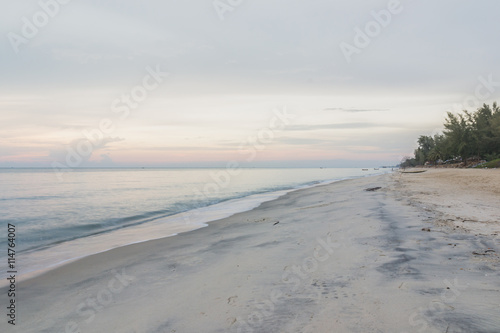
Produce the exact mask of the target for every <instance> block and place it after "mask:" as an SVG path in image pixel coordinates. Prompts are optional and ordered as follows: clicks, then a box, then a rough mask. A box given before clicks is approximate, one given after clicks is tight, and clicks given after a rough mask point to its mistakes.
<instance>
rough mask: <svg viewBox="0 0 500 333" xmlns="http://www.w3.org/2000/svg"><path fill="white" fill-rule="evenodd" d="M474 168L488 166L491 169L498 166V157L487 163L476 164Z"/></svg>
mask: <svg viewBox="0 0 500 333" xmlns="http://www.w3.org/2000/svg"><path fill="white" fill-rule="evenodd" d="M476 168H478V169H485V168H489V169H493V168H500V158H497V159H496V160H493V161H490V162H487V163H485V164H481V165H478V166H477V167H476Z"/></svg>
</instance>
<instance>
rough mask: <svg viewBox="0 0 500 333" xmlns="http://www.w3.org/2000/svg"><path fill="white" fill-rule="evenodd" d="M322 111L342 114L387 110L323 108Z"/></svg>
mask: <svg viewBox="0 0 500 333" xmlns="http://www.w3.org/2000/svg"><path fill="white" fill-rule="evenodd" d="M323 110H324V111H343V112H382V111H389V109H349V108H325V109H323Z"/></svg>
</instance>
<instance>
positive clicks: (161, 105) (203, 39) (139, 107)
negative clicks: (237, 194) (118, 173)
mask: <svg viewBox="0 0 500 333" xmlns="http://www.w3.org/2000/svg"><path fill="white" fill-rule="evenodd" d="M59 1H60V2H59ZM59 1H56V0H41V1H16V2H14V1H6V0H2V1H1V3H2V8H3V10H2V11H1V13H0V32H1V35H2V39H1V40H2V42H1V44H0V48H1V57H2V58H1V62H0V167H10V166H45V167H50V166H54V165H56V166H58V167H79V166H222V165H225V163H226V162H228V161H238V162H241V163H245V164H249V165H257V166H266V165H267V166H348V165H352V166H361V165H367V166H372V165H373V166H377V165H382V164H388V165H391V164H397V163H398V162H399V161H400V159H401V158H402V157H403V156H405V155H409V154H411V153H412V151H413V149H414V148H415V144H416V139H417V138H418V136H419V135H421V134H424V135H430V134H434V133H437V132H438V131H440V130H441V129H442V123H443V121H444V117H445V115H446V112H447V111H453V112H457V111H459V110H461V109H463V108H467V109H469V110H474V109H475V108H477V107H479V106H480V105H481V104H482V103H491V102H493V101H495V100H500V98H499V97H500V68H499V66H500V63H499V61H498V59H499V58H500V43H499V42H498V32H499V31H500V21H499V20H498V13H499V12H500V2H498V1H494V0H489V1H487V0H485V1H480V2H473V1H457V0H453V1H452V0H448V1H435V0H432V1H431V0H428V1H427V0H424V1H417V0H414V1H405V0H401V1H400V2H398V1H378V0H377V1H375V0H373V1H366V0H363V1H334V0H310V1H306V0H242V1H238V0H217V1H212V0H184V1H181V0H176V1H174V0H162V1H142V2H141V1H129V0H110V1H97V0H87V1H83V0H73V1H68V0H64V1H63V0H59ZM167 73H168V74H167ZM497 82H498V83H497ZM85 133H86V134H85Z"/></svg>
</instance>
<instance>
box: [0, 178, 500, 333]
mask: <svg viewBox="0 0 500 333" xmlns="http://www.w3.org/2000/svg"><path fill="white" fill-rule="evenodd" d="M420 175H425V174H420ZM398 176H399V175H397V174H385V175H380V176H374V177H363V178H357V179H351V180H345V181H340V182H335V183H333V184H329V185H321V186H316V187H312V188H309V189H303V190H298V191H293V192H291V193H288V194H286V195H284V196H282V197H280V198H278V199H276V200H273V201H268V202H265V203H263V204H261V205H260V206H259V207H258V208H256V209H253V210H251V211H246V212H242V213H238V214H235V215H233V216H231V217H228V218H225V219H222V220H219V221H217V222H216V223H211V224H210V226H209V227H207V228H202V229H198V230H195V231H192V232H187V233H183V234H180V235H178V236H176V237H170V238H167V239H157V240H153V241H147V242H143V243H138V244H133V245H129V246H125V247H120V248H116V249H112V250H110V251H107V252H105V253H100V254H96V255H92V256H89V257H85V258H82V259H80V260H78V261H75V262H72V263H69V264H66V265H63V266H60V267H58V268H56V269H54V270H51V271H49V272H47V273H45V274H43V275H40V276H37V277H35V278H33V279H29V280H26V281H23V282H20V283H19V284H18V288H19V290H22V294H21V295H20V296H19V297H20V300H19V301H20V302H19V304H20V305H19V310H18V313H19V322H18V325H16V329H18V331H19V332H65V331H70V332H71V331H75V332H76V331H81V332H105V331H120V332H174V331H175V332H195V331H204V332H274V331H301V332H331V331H340V332H356V331H407V332H418V331H423V330H425V331H426V332H444V331H446V330H447V329H449V330H450V331H453V332H466V331H480V332H488V331H491V332H493V331H494V329H495V328H497V327H499V325H500V320H499V319H497V315H496V314H497V313H498V305H497V304H498V301H499V300H500V297H499V295H500V292H499V290H500V282H499V279H498V277H499V276H500V274H499V263H498V257H496V256H494V255H493V254H495V253H497V252H491V254H487V255H484V256H483V255H481V256H477V255H474V254H473V253H472V252H477V253H479V251H481V250H483V251H484V249H485V246H486V247H489V248H491V249H493V250H494V251H500V249H499V244H498V238H495V237H493V236H492V235H478V236H475V235H474V234H471V233H457V232H454V231H452V230H450V229H449V228H445V227H440V226H439V224H436V223H435V222H436V217H437V216H438V213H437V212H435V211H432V210H425V209H423V208H422V207H420V206H418V205H414V204H412V203H411V202H409V199H411V198H408V197H405V196H403V195H401V194H402V193H403V192H402V189H401V188H398V186H400V185H401V183H398V181H397V177H398ZM405 176H406V175H405ZM412 177H417V175H412ZM374 187H381V189H379V190H376V191H366V189H367V188H374ZM445 199H446V198H445ZM424 227H425V228H429V229H430V230H431V231H430V232H428V231H423V230H422V229H423V228H424ZM4 291H5V290H4ZM28 300H29V301H28ZM49 300H50V302H49ZM33 314H36V316H33ZM4 324H6V323H5V322H2V323H0V327H6V326H4ZM16 332H17V331H16Z"/></svg>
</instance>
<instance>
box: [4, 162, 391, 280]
mask: <svg viewBox="0 0 500 333" xmlns="http://www.w3.org/2000/svg"><path fill="white" fill-rule="evenodd" d="M389 170H390V169H380V170H374V169H370V170H368V171H362V170H361V169H358V168H356V169H339V168H325V169H320V168H317V169H294V168H288V169H279V168H270V169H260V168H255V169H253V168H249V169H238V170H232V171H233V172H231V173H230V172H229V171H230V170H226V169H202V168H186V169H171V168H165V169H142V168H141V169H139V168H135V169H75V170H73V172H69V173H67V174H65V175H64V180H63V181H60V180H59V179H58V178H57V177H56V174H55V173H54V172H53V171H52V170H51V169H0V188H1V191H0V212H1V215H0V221H2V223H1V224H0V226H1V228H2V230H1V232H0V237H1V238H0V244H1V248H3V249H6V248H7V225H8V224H9V223H10V224H13V225H15V226H16V248H15V249H16V252H17V253H16V254H17V258H18V262H17V268H18V271H19V274H21V275H22V274H28V273H33V272H38V271H40V270H45V269H48V268H50V267H53V266H55V265H58V264H61V263H63V262H66V261H69V260H74V259H77V258H81V257H84V256H88V255H91V254H94V253H98V252H102V251H106V250H109V249H111V248H115V247H119V246H123V245H126V244H132V243H137V242H142V241H146V240H151V239H156V238H161V237H167V236H173V235H176V234H178V233H180V232H186V231H190V230H194V229H197V228H201V227H204V226H206V225H207V224H206V223H207V222H210V221H214V220H216V219H220V218H224V217H228V216H231V215H233V214H235V213H237V212H242V211H246V210H250V209H252V208H254V207H257V206H258V205H260V204H261V203H262V202H265V201H269V200H273V199H276V198H278V197H279V196H282V195H284V194H285V193H287V192H289V191H291V190H295V189H299V188H303V187H308V186H315V185H318V184H323V183H328V182H333V181H338V180H342V179H348V178H356V177H362V176H367V175H373V174H379V173H383V172H388V171H389ZM6 271H7V263H6V262H5V263H4V262H1V263H0V276H1V277H4V276H5V275H6V274H5V273H4V272H6Z"/></svg>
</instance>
